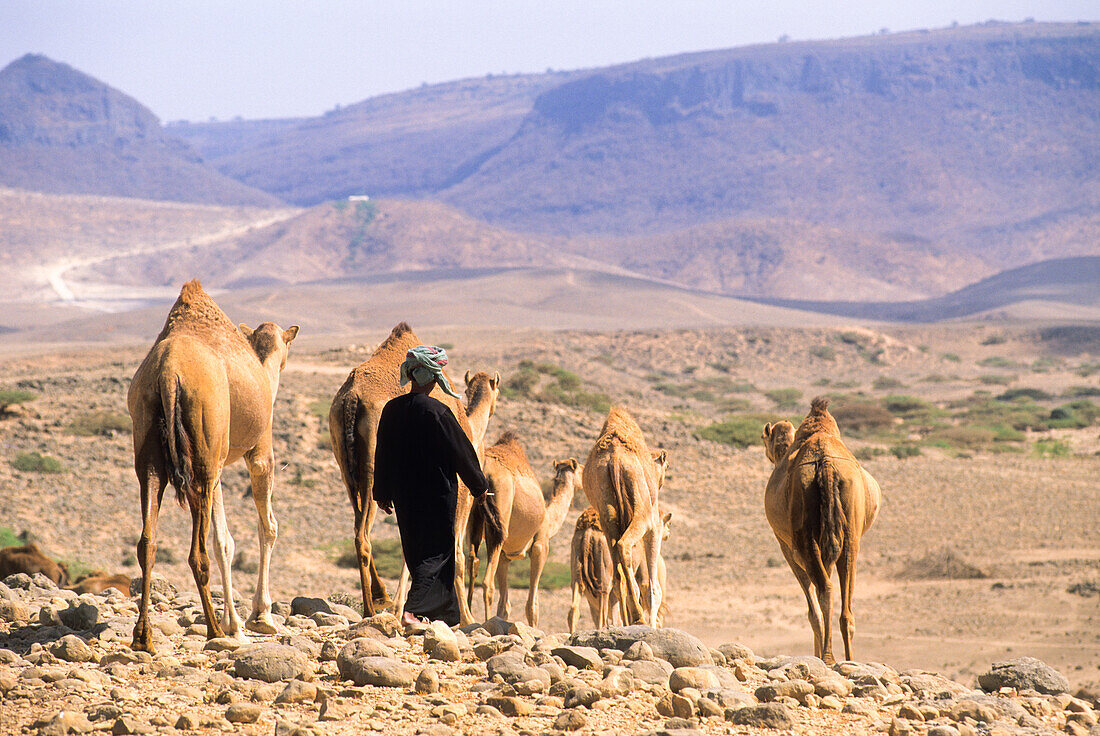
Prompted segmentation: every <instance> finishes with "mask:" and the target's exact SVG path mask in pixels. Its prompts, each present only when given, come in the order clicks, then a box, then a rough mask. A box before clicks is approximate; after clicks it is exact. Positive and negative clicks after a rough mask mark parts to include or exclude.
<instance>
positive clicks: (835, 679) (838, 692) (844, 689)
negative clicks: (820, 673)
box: [813, 675, 852, 698]
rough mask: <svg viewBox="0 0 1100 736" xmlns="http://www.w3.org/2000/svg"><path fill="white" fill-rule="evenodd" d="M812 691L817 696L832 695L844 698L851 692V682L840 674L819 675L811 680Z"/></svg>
mask: <svg viewBox="0 0 1100 736" xmlns="http://www.w3.org/2000/svg"><path fill="white" fill-rule="evenodd" d="M813 686H814V693H815V694H816V695H817V696H818V697H822V698H824V697H827V696H829V695H832V696H833V697H836V698H846V697H848V696H849V695H850V694H851V693H852V683H851V682H850V681H848V680H847V679H845V678H843V677H841V676H840V675H831V676H826V677H820V678H818V679H816V680H814V682H813Z"/></svg>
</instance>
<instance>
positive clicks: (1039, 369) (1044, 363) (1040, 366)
mask: <svg viewBox="0 0 1100 736" xmlns="http://www.w3.org/2000/svg"><path fill="white" fill-rule="evenodd" d="M1064 362H1065V361H1063V360H1061V359H1060V358H1050V357H1043V358H1037V359H1036V360H1033V361H1032V362H1031V372H1032V373H1049V372H1050V371H1052V370H1053V369H1055V368H1057V367H1058V366H1060V365H1062V364H1063V363H1064Z"/></svg>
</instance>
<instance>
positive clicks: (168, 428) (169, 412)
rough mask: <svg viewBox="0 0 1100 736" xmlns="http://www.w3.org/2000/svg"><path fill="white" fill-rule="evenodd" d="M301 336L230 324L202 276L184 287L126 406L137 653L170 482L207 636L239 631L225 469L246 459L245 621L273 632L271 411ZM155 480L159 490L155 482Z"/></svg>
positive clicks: (267, 326) (144, 645)
mask: <svg viewBox="0 0 1100 736" xmlns="http://www.w3.org/2000/svg"><path fill="white" fill-rule="evenodd" d="M297 334H298V327H297V326H294V327H291V328H289V329H287V330H285V331H284V330H282V329H280V328H279V327H278V326H276V325H275V324H273V323H271V322H264V323H263V324H261V325H260V326H259V327H257V328H256V329H255V330H253V329H251V328H250V327H248V326H247V325H240V328H239V329H238V328H237V327H234V326H233V323H232V322H230V321H229V318H228V317H227V316H225V313H224V312H223V311H222V310H221V309H220V308H219V307H218V305H217V304H215V303H214V300H213V299H211V298H210V297H209V296H208V295H207V294H206V292H205V291H203V290H202V286H201V285H200V284H199V282H198V280H197V279H196V280H192V281H189V282H187V283H186V284H184V285H183V289H182V290H181V291H180V295H179V298H178V299H177V300H176V303H175V304H174V305H173V306H172V310H171V311H170V312H169V313H168V319H167V320H166V321H165V323H164V329H162V330H161V332H160V335H159V336H158V337H157V340H156V342H155V343H154V344H153V347H152V349H150V351H149V354H148V355H147V356H145V360H144V361H142V363H141V365H140V366H139V367H138V369H137V372H136V373H135V374H134V380H133V382H132V383H131V384H130V392H129V395H128V397H127V403H128V405H129V409H130V417H131V419H132V420H133V424H134V469H135V470H136V472H137V476H138V484H139V486H140V488H141V518H142V531H141V539H140V540H139V541H138V562H139V563H140V565H141V574H142V586H141V607H140V613H139V614H138V620H137V624H136V625H135V626H134V641H133V648H134V649H142V650H145V651H148V652H152V651H153V640H152V628H151V626H150V625H149V593H150V589H151V584H152V575H153V562H154V559H155V555H156V547H157V543H156V531H157V516H158V515H159V513H160V504H161V499H162V497H163V495H164V488H165V486H166V485H167V484H168V482H169V480H171V482H172V485H173V486H175V488H176V500H177V501H178V502H179V504H180V506H183V507H185V508H189V509H190V511H191V550H190V553H189V554H188V558H187V559H188V562H189V563H190V565H191V571H192V573H193V574H194V576H195V583H196V584H197V585H198V588H199V598H200V600H201V601H202V610H203V615H205V617H206V631H207V637H208V638H214V637H219V636H226V635H230V636H235V635H238V634H239V633H240V631H241V625H240V623H241V622H240V616H239V614H238V613H237V609H236V608H235V607H234V604H233V601H234V597H233V581H232V577H231V573H230V569H229V568H230V565H231V563H232V562H233V549H234V546H233V538H232V536H230V534H229V527H228V525H227V524H226V521H225V507H224V504H223V501H222V487H221V474H222V468H224V467H225V466H226V465H228V464H229V463H233V462H236V461H237V460H239V459H241V458H244V460H245V462H246V463H248V472H249V475H250V477H251V481H252V498H253V500H254V501H255V503H256V510H257V512H258V514H259V523H258V530H259V537H260V565H259V579H258V580H257V582H256V594H255V596H254V597H253V598H252V613H251V615H250V616H249V618H248V621H247V624H246V625H247V627H248V628H249V629H251V630H253V631H257V632H260V633H275V632H276V628H275V624H274V622H273V621H272V619H271V595H270V593H269V592H268V574H269V563H270V561H271V548H272V547H273V546H274V544H275V538H276V536H277V535H278V528H279V527H278V522H276V520H275V514H274V512H273V511H272V508H271V493H272V484H273V481H274V470H275V455H274V452H273V450H272V444H271V422H272V409H273V407H274V404H275V395H276V393H277V392H278V390H279V376H280V374H281V372H282V370H283V367H284V366H285V365H286V357H287V351H288V346H289V345H290V343H291V341H292V340H293V339H294V337H295V336H296V335H297ZM151 485H152V486H153V487H151ZM211 516H213V521H214V526H213V538H214V554H215V558H216V560H217V563H218V568H219V569H220V570H221V576H222V583H223V586H224V594H225V606H224V611H223V614H222V619H221V620H220V621H219V620H218V617H217V616H216V615H215V613H214V604H213V602H212V600H211V597H210V559H209V557H208V556H207V552H206V535H207V531H208V529H209V528H210V521H211Z"/></svg>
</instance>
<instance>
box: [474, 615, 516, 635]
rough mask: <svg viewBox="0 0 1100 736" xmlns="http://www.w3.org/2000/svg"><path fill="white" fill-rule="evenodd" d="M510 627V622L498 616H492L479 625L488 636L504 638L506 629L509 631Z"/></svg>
mask: <svg viewBox="0 0 1100 736" xmlns="http://www.w3.org/2000/svg"><path fill="white" fill-rule="evenodd" d="M511 626H512V622H511V621H509V620H508V619H504V618H501V617H500V616H493V617H492V618H491V619H489V620H488V621H486V622H485V623H483V624H482V625H481V627H482V628H483V629H485V630H486V631H488V632H489V636H504V635H505V634H507V633H508V629H510V628H511Z"/></svg>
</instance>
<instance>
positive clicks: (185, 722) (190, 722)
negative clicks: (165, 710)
mask: <svg viewBox="0 0 1100 736" xmlns="http://www.w3.org/2000/svg"><path fill="white" fill-rule="evenodd" d="M198 727H199V717H198V715H196V714H194V713H180V717H179V718H177V719H176V729H178V730H180V731H193V730H195V729H196V728H198Z"/></svg>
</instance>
